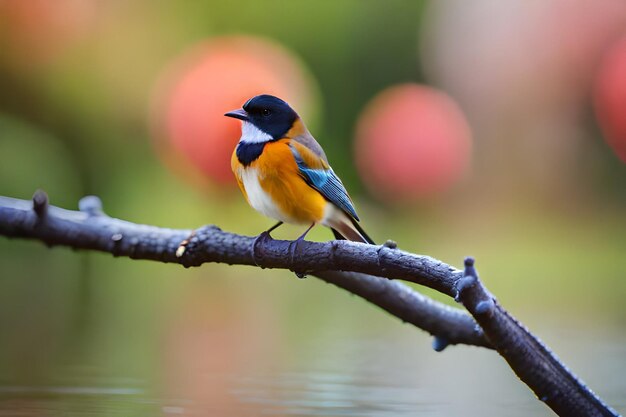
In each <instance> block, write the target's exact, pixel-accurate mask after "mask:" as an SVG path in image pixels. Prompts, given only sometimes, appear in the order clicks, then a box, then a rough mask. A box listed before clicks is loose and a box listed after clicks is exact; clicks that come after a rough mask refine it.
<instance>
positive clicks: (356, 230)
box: [330, 216, 376, 245]
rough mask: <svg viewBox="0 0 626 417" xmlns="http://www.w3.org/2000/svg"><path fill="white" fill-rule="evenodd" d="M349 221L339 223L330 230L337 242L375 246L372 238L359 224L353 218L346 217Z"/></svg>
mask: <svg viewBox="0 0 626 417" xmlns="http://www.w3.org/2000/svg"><path fill="white" fill-rule="evenodd" d="M345 217H346V220H349V222H348V221H345V220H344V221H341V222H337V223H335V224H334V225H333V227H331V228H330V230H332V231H333V234H334V235H335V239H337V240H351V241H353V242H362V243H369V244H370V245H375V244H376V243H374V241H373V240H372V238H371V237H369V236H368V235H367V233H365V231H364V230H363V228H362V227H361V226H360V225H359V223H358V222H357V221H356V220H355V219H353V218H352V217H349V216H345Z"/></svg>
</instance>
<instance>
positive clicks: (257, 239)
mask: <svg viewBox="0 0 626 417" xmlns="http://www.w3.org/2000/svg"><path fill="white" fill-rule="evenodd" d="M281 224H283V222H278V223H276V224H275V225H274V226H272V227H270V228H269V229H267V230H266V231H264V232H261V234H260V235H258V236H257V237H255V238H254V242H252V259H253V260H254V264H255V265H256V266H259V263H258V262H257V261H256V259H257V256H256V245H257V243H259V242H263V241H265V240H267V239H271V238H272V236H271V235H270V232H271V231H272V230H276V229H277V228H278V226H280V225H281Z"/></svg>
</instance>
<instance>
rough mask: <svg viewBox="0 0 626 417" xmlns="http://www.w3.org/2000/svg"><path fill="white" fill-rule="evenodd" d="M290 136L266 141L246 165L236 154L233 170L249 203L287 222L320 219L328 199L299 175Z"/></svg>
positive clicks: (316, 220)
mask: <svg viewBox="0 0 626 417" xmlns="http://www.w3.org/2000/svg"><path fill="white" fill-rule="evenodd" d="M288 141H289V139H282V140H279V141H276V142H270V143H268V144H266V145H265V148H264V149H263V152H262V153H261V155H260V156H259V158H258V159H256V160H255V161H253V162H252V163H251V164H250V165H249V166H247V167H244V166H243V165H241V164H239V163H238V161H236V158H237V157H236V155H233V158H234V159H233V171H234V172H235V175H236V176H237V180H238V181H237V182H238V183H239V186H240V188H241V190H242V192H243V193H244V195H245V196H246V199H247V200H248V203H249V204H250V205H251V206H252V207H253V208H255V209H256V210H257V211H259V212H260V213H262V214H264V215H266V216H268V217H271V218H274V219H276V220H280V221H283V222H285V223H295V224H311V223H319V222H321V221H322V219H323V218H324V211H325V209H326V205H327V204H328V202H327V201H326V199H325V198H324V197H323V196H322V195H321V194H320V193H319V192H318V191H317V190H315V189H314V188H311V187H310V186H309V185H308V184H307V183H306V182H305V181H304V179H303V178H302V177H301V176H300V174H299V170H298V166H297V164H296V161H295V159H294V157H293V154H292V153H291V150H290V148H289V146H288Z"/></svg>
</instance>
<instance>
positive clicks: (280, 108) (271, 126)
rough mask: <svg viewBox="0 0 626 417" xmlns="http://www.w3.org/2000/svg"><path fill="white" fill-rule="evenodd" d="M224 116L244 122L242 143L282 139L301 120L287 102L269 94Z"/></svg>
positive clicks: (248, 102)
mask: <svg viewBox="0 0 626 417" xmlns="http://www.w3.org/2000/svg"><path fill="white" fill-rule="evenodd" d="M224 116H227V117H233V118H235V119H239V120H241V121H242V122H243V124H242V127H241V141H242V142H248V143H259V142H269V141H273V140H278V139H282V138H283V137H285V135H286V134H287V132H289V130H290V129H291V128H292V127H293V125H294V123H295V122H296V120H298V119H299V117H298V113H296V112H295V111H294V110H293V109H292V108H291V107H290V106H289V104H287V103H286V102H285V101H283V100H281V99H279V98H278V97H274V96H270V95H268V94H261V95H259V96H255V97H252V98H251V99H250V100H248V101H246V103H245V104H244V105H243V107H242V108H241V109H237V110H233V111H230V112H228V113H226V114H224Z"/></svg>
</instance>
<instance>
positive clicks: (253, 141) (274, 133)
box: [224, 94, 374, 244]
mask: <svg viewBox="0 0 626 417" xmlns="http://www.w3.org/2000/svg"><path fill="white" fill-rule="evenodd" d="M224 116H226V117H232V118H235V119H239V120H241V122H242V125H241V137H240V139H239V142H238V143H237V146H236V147H235V150H234V151H233V154H232V158H231V168H232V170H233V173H234V174H235V178H236V179H237V184H238V185H239V188H240V189H241V192H242V193H243V195H244V197H245V198H246V200H247V202H248V204H249V205H250V206H252V208H254V209H255V210H257V211H258V212H260V213H261V214H263V215H265V216H267V217H270V218H273V219H275V220H278V223H276V224H275V225H274V226H272V227H270V228H269V229H268V230H266V231H265V232H263V233H261V235H259V236H264V237H268V236H270V232H272V231H273V230H275V229H276V228H277V227H279V226H280V225H282V224H283V223H287V224H296V225H308V228H307V229H306V230H305V231H304V233H303V234H302V235H301V236H300V237H298V239H296V242H299V241H302V240H303V239H304V237H305V236H306V235H307V233H308V232H309V231H310V230H311V229H312V228H313V227H314V226H315V225H317V224H321V225H323V226H327V227H329V228H330V229H331V230H332V232H333V234H334V236H335V238H336V239H341V240H350V241H355V242H362V243H368V244H374V241H373V240H372V239H371V238H370V237H369V236H368V235H367V233H365V231H364V230H363V229H362V228H361V226H360V225H359V223H358V222H359V216H358V215H357V213H356V210H355V208H354V204H353V202H352V199H351V198H350V196H349V195H348V192H347V191H346V188H345V187H344V185H343V183H342V182H341V179H339V177H338V176H337V174H335V172H334V171H333V169H332V168H331V167H330V164H329V163H328V159H327V157H326V154H325V153H324V150H323V149H322V147H321V146H320V144H319V143H318V142H317V141H316V140H315V138H314V137H313V135H311V133H310V132H309V130H308V129H307V128H306V126H305V124H304V122H303V121H302V119H301V118H300V116H299V115H298V113H296V111H295V110H293V109H292V108H291V106H289V104H287V103H286V102H285V101H283V100H282V99H280V98H278V97H275V96H272V95H269V94H261V95H257V96H254V97H252V98H250V99H249V100H248V101H246V102H245V103H244V105H243V106H242V108H240V109H237V110H233V111H229V112H227V113H226V114H224Z"/></svg>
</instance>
